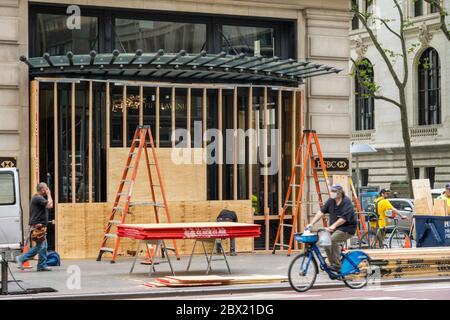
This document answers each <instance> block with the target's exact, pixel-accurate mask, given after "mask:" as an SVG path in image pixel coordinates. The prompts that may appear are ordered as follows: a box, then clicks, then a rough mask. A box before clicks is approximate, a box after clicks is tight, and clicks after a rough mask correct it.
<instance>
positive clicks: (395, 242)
mask: <svg viewBox="0 0 450 320" xmlns="http://www.w3.org/2000/svg"><path fill="white" fill-rule="evenodd" d="M406 239H408V234H407V233H406V232H405V231H402V230H398V229H397V230H394V231H393V232H392V234H391V236H390V237H389V248H390V249H395V248H404V247H405V243H406Z"/></svg>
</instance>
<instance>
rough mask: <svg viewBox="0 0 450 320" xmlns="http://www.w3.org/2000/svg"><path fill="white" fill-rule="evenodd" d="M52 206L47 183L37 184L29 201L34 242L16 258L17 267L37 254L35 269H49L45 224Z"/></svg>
mask: <svg viewBox="0 0 450 320" xmlns="http://www.w3.org/2000/svg"><path fill="white" fill-rule="evenodd" d="M51 208H53V199H52V194H51V192H50V189H49V188H48V186H47V184H46V183H44V182H41V183H39V184H38V185H37V193H36V194H35V195H34V196H33V197H32V198H31V201H30V222H29V225H30V233H29V236H30V238H31V240H32V241H34V242H35V243H36V245H35V246H34V247H32V248H31V249H30V250H29V251H28V252H27V253H25V254H23V255H21V256H18V257H17V258H16V261H17V267H18V268H19V269H23V263H24V262H26V261H28V260H31V259H32V258H33V257H34V256H35V255H37V254H38V255H39V261H38V265H37V271H51V269H50V268H48V266H47V224H48V209H51Z"/></svg>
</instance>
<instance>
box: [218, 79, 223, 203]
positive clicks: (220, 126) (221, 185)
mask: <svg viewBox="0 0 450 320" xmlns="http://www.w3.org/2000/svg"><path fill="white" fill-rule="evenodd" d="M222 90H223V89H222V88H220V89H219V94H218V103H217V106H218V109H219V110H218V118H219V119H218V121H219V125H218V130H219V132H222V129H223V126H222V121H223V120H222V112H223V110H222V95H223V92H222ZM218 149H219V157H218V158H219V165H218V167H219V168H218V171H219V172H218V184H219V186H218V193H219V196H218V198H219V200H222V198H223V139H221V138H219V143H218Z"/></svg>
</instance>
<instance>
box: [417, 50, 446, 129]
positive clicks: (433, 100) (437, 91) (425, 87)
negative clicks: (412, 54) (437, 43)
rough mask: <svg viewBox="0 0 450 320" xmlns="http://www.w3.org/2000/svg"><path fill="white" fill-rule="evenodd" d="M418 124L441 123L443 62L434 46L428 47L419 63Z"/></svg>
mask: <svg viewBox="0 0 450 320" xmlns="http://www.w3.org/2000/svg"><path fill="white" fill-rule="evenodd" d="M417 76H418V79H417V80H418V81H417V84H418V120H419V121H418V122H419V123H418V124H419V125H434V124H440V123H441V64H440V59H439V54H438V52H437V51H436V50H435V49H434V48H428V49H426V50H425V51H424V52H423V53H422V55H421V56H420V59H419V65H418V72H417Z"/></svg>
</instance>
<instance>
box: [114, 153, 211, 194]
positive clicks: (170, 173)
mask: <svg viewBox="0 0 450 320" xmlns="http://www.w3.org/2000/svg"><path fill="white" fill-rule="evenodd" d="M172 150H173V149H172V148H158V149H156V156H157V158H158V163H159V167H160V169H161V175H162V180H163V182H164V190H165V193H166V197H167V201H190V200H192V201H205V200H206V199H207V196H206V164H205V163H201V164H197V163H198V162H201V161H200V160H201V155H202V152H203V149H201V148H191V149H184V148H177V149H176V150H175V151H174V152H176V153H177V154H178V155H181V153H184V155H185V156H186V158H185V160H184V163H183V164H177V163H175V162H174V161H173V160H172ZM108 152H109V159H110V160H109V163H108V178H109V182H108V201H109V202H113V201H114V197H115V195H116V193H117V189H118V187H119V181H120V179H121V177H122V173H123V169H124V166H125V163H126V159H127V157H128V154H129V152H130V150H129V148H110V149H109V150H108ZM143 158H144V157H142V158H141V162H140V164H139V170H138V176H137V178H136V184H135V187H134V192H133V201H148V200H149V199H150V183H149V179H148V174H147V168H146V165H145V161H144V159H143ZM180 162H181V160H180ZM151 168H152V170H153V171H152V173H154V174H155V175H156V170H155V169H154V168H155V167H154V166H151ZM156 190H157V199H158V198H160V193H159V192H158V188H156ZM125 191H126V190H125Z"/></svg>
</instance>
